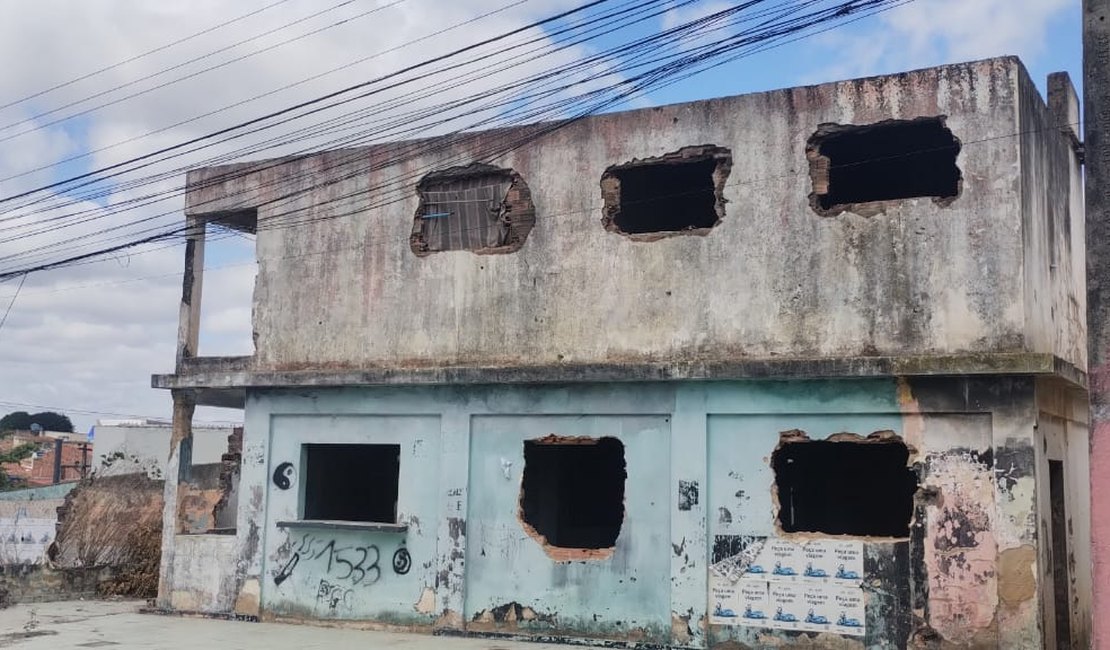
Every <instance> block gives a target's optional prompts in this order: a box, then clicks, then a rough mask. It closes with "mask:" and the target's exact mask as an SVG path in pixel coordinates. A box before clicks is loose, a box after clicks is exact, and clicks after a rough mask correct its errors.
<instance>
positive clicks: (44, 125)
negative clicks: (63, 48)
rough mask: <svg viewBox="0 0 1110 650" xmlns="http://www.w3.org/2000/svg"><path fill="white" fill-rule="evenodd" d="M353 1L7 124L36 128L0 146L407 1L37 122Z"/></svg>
mask: <svg viewBox="0 0 1110 650" xmlns="http://www.w3.org/2000/svg"><path fill="white" fill-rule="evenodd" d="M354 2H357V0H341V1H340V2H339V3H338V4H334V5H332V6H330V7H327V8H325V9H322V10H320V11H317V12H315V13H313V14H310V15H308V16H305V17H303V18H298V19H297V20H294V21H291V22H289V23H286V24H284V25H281V26H279V27H275V28H273V29H270V30H267V31H265V32H262V33H261V34H256V35H255V36H252V37H250V38H247V39H244V40H241V41H238V42H236V43H232V44H231V45H227V46H224V47H221V48H219V49H217V50H214V51H211V52H206V53H205V54H202V55H200V56H197V57H194V58H192V59H189V60H188V61H184V62H182V63H178V64H176V65H173V66H170V67H169V68H164V69H162V70H159V71H157V72H152V73H150V74H148V75H145V76H142V77H139V78H138V79H132V80H131V81H127V82H124V83H122V84H118V85H116V86H113V87H111V88H107V89H105V90H101V91H99V92H96V93H94V94H92V95H89V96H86V97H82V98H81V99H77V100H74V101H71V102H69V103H66V104H63V105H61V106H58V107H55V108H52V109H49V110H46V111H42V112H40V113H36V114H35V115H32V116H30V117H27V118H25V119H22V120H19V121H17V122H12V123H11V124H8V125H7V126H4V127H0V132H4V131H7V130H8V129H11V128H13V127H16V126H19V125H20V124H26V123H32V124H34V126H31V127H30V128H27V129H24V130H22V131H19V132H16V133H10V134H8V135H5V136H3V137H0V143H2V142H7V141H9V140H13V139H15V138H18V137H20V136H23V135H27V134H28V133H34V132H35V131H40V130H42V129H45V128H49V127H51V126H54V125H56V124H61V123H63V122H67V121H69V120H72V119H74V118H77V117H82V116H85V115H88V114H89V113H92V112H94V111H98V110H100V109H102V108H107V107H109V106H114V105H116V104H119V103H122V102H124V101H127V100H130V99H134V98H136V97H141V96H142V95H146V94H148V93H150V92H153V91H155V90H159V89H161V88H166V87H168V86H172V85H174V84H176V83H180V82H182V81H186V80H188V79H192V78H194V77H198V76H200V75H202V74H205V73H207V72H211V71H212V70H218V69H220V68H223V67H226V66H228V65H231V64H233V63H238V62H239V61H243V60H245V59H249V58H251V57H254V56H257V55H259V54H263V53H265V52H269V51H270V50H273V49H276V48H279V47H282V46H285V45H288V44H289V43H293V42H296V41H299V40H301V39H304V38H307V37H309V36H314V35H316V34H319V33H320V32H323V31H327V30H329V29H334V28H335V27H339V26H340V25H344V24H346V23H348V22H350V21H352V20H357V19H359V18H363V17H365V16H369V15H370V14H373V13H376V12H378V11H381V10H383V9H388V8H390V7H393V6H395V5H398V4H401V3H402V2H405V0H394V2H391V3H389V4H386V5H382V6H380V7H375V8H373V9H370V10H367V11H364V12H362V13H360V14H358V15H357V16H352V17H350V18H344V19H342V20H339V21H336V22H334V23H330V24H328V25H325V26H323V27H320V28H317V29H314V30H312V31H310V32H306V33H304V34H300V35H298V36H294V37H292V38H289V39H286V40H284V41H280V42H278V43H275V44H273V45H269V46H267V47H264V48H261V49H258V50H253V51H251V52H247V53H246V54H243V55H240V56H238V57H235V58H233V59H229V60H227V61H223V62H221V63H218V64H216V65H213V66H209V67H207V68H203V69H201V70H198V71H195V72H191V73H189V74H187V75H184V76H181V77H177V78H176V79H171V80H169V81H166V82H163V83H160V84H158V85H155V86H151V87H150V88H146V89H144V90H140V91H137V92H134V93H131V94H130V95H125V96H123V97H118V98H116V99H112V100H109V101H105V102H101V103H100V104H97V105H95V106H93V107H91V108H86V109H83V110H80V111H77V112H75V113H72V114H70V115H66V116H64V117H59V118H56V119H53V120H49V121H46V122H38V120H40V119H42V118H44V117H48V116H50V115H53V114H55V113H59V112H61V111H63V110H65V109H67V108H72V107H74V106H77V105H80V104H84V103H85V102H88V101H90V100H93V99H96V98H98V97H103V96H105V95H110V94H112V93H114V92H116V91H118V90H123V89H124V88H128V87H130V86H133V85H135V84H138V83H141V82H143V81H146V80H148V79H154V78H156V77H160V76H162V75H164V74H166V73H169V72H172V71H174V70H179V69H181V68H184V67H186V66H189V65H191V64H193V63H197V62H199V61H203V60H205V59H208V58H211V57H213V56H215V55H217V54H220V53H222V52H226V51H228V50H232V49H235V48H237V47H239V46H240V45H245V44H247V43H250V42H253V41H256V40H258V39H261V38H264V37H266V36H269V35H271V34H275V33H277V32H279V31H282V30H285V29H288V28H290V27H292V26H293V25H297V24H300V23H302V22H306V21H308V20H311V19H313V18H316V17H318V16H321V15H323V14H325V13H329V12H332V11H335V10H337V9H341V8H342V7H346V6H348V5H350V4H352V3H354Z"/></svg>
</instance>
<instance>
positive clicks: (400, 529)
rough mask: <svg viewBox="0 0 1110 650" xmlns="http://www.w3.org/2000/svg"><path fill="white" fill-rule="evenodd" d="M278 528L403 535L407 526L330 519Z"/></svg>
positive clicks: (282, 524)
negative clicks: (359, 531)
mask: <svg viewBox="0 0 1110 650" xmlns="http://www.w3.org/2000/svg"><path fill="white" fill-rule="evenodd" d="M277 525H278V528H315V529H317V530H320V529H323V530H361V531H366V532H372V533H404V532H407V531H408V529H409V525H408V524H390V523H386V522H380V521H339V520H331V519H298V520H296V521H279V522H277Z"/></svg>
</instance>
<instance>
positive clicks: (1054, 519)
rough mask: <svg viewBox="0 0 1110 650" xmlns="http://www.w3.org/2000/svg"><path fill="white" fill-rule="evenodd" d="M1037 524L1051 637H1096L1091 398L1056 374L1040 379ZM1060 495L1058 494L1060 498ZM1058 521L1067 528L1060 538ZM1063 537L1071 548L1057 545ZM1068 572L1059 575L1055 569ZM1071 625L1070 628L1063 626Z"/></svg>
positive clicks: (1084, 641)
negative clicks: (1058, 473) (1058, 477)
mask: <svg viewBox="0 0 1110 650" xmlns="http://www.w3.org/2000/svg"><path fill="white" fill-rule="evenodd" d="M1037 410H1038V414H1037V419H1038V422H1037V433H1036V442H1035V444H1034V451H1035V452H1036V454H1035V457H1036V471H1037V475H1038V476H1041V477H1045V478H1046V479H1048V480H1042V481H1038V484H1037V491H1036V500H1037V530H1038V534H1039V535H1040V539H1041V544H1040V545H1039V548H1038V551H1039V553H1038V562H1039V563H1040V564H1041V574H1040V576H1038V579H1039V580H1040V582H1041V583H1042V584H1043V585H1045V587H1046V589H1045V591H1044V593H1043V594H1042V598H1041V601H1042V602H1041V605H1042V609H1043V612H1044V621H1045V638H1046V639H1053V640H1056V639H1058V638H1059V639H1061V642H1063V640H1064V639H1065V638H1070V639H1071V642H1072V643H1073V644H1074V645H1073V647H1078V648H1086V647H1089V646H1090V643H1091V624H1092V620H1091V597H1092V588H1093V584H1094V580H1093V577H1092V575H1091V571H1090V567H1091V483H1090V478H1091V476H1090V439H1089V422H1090V414H1089V404H1088V401H1087V396H1086V394H1084V393H1081V392H1076V391H1074V390H1073V389H1071V388H1069V387H1068V386H1067V385H1064V384H1061V383H1059V382H1053V381H1050V380H1042V381H1039V382H1038V384H1037ZM1050 461H1056V462H1059V463H1062V467H1061V469H1062V471H1063V477H1062V478H1063V482H1062V485H1061V487H1062V488H1063V490H1062V493H1061V494H1059V495H1053V494H1052V490H1051V470H1050V468H1049V462H1050ZM1054 497H1055V498H1054ZM1054 523H1055V524H1056V525H1057V526H1060V527H1061V528H1062V529H1063V531H1065V532H1066V537H1064V538H1063V539H1062V540H1060V539H1058V537H1057V535H1058V531H1056V530H1054ZM1059 541H1063V542H1064V543H1065V544H1066V548H1057V546H1056V545H1057V543H1058V542H1059ZM1057 571H1061V572H1062V575H1061V576H1060V577H1059V579H1058V580H1057V576H1056V575H1055V572H1057ZM1060 626H1065V627H1064V630H1063V631H1061V630H1058V629H1057V628H1058V627H1060Z"/></svg>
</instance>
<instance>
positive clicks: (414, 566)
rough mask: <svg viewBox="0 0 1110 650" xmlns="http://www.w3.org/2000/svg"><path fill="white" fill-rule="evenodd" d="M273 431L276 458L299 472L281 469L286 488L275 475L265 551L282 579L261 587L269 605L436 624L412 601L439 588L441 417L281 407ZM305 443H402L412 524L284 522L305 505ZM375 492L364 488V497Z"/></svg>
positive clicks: (288, 611)
mask: <svg viewBox="0 0 1110 650" xmlns="http://www.w3.org/2000/svg"><path fill="white" fill-rule="evenodd" d="M270 437H271V444H270V465H271V466H273V467H275V468H276V467H277V466H279V465H281V464H282V463H285V462H289V463H291V464H292V465H293V467H294V471H293V472H292V473H290V474H283V475H284V476H285V478H287V479H288V483H281V484H282V485H288V486H289V487H288V488H287V489H282V488H281V487H278V485H277V484H276V483H275V482H274V480H273V476H271V477H270V481H269V490H270V491H269V494H270V497H269V503H268V507H267V510H266V524H265V528H266V530H267V531H268V532H269V533H270V534H269V536H268V537H267V540H266V559H267V564H268V567H269V568H271V569H273V570H275V571H276V572H277V573H276V574H275V576H278V579H276V580H275V579H271V580H270V582H269V584H268V585H267V586H268V587H269V588H268V589H266V590H265V591H264V592H263V606H264V607H265V608H266V609H267V610H268V611H270V612H272V613H274V614H278V615H286V616H300V617H307V618H328V619H332V618H334V619H375V620H382V621H391V622H397V623H402V624H408V623H428V622H430V620H431V619H430V615H431V613H430V612H428V613H425V614H421V613H419V612H417V611H416V610H415V609H414V608H413V603H414V602H416V600H417V599H418V598H419V595H420V594H421V593H422V591H423V589H424V588H425V587H427V588H432V587H434V586H435V568H434V560H435V554H436V520H437V519H438V516H439V511H438V506H437V503H436V492H437V490H436V484H435V481H434V479H435V476H436V469H435V468H436V465H437V464H438V462H439V439H440V423H439V418H438V417H436V416H432V415H423V416H380V415H342V416H333V417H326V416H316V415H276V416H274V417H273V418H272V419H271V433H270ZM306 442H312V443H330V444H340V443H376V444H397V445H399V446H400V451H401V454H400V469H399V484H400V485H401V486H402V488H401V490H400V491H399V492H398V497H397V521H398V522H399V523H403V524H407V526H408V530H406V531H404V532H366V531H346V530H338V531H337V530H330V529H326V528H322V527H321V528H283V527H280V526H279V522H283V521H291V520H297V519H301V513H303V510H302V508H303V501H304V485H305V481H304V480H303V479H304V475H305V472H304V470H303V465H302V450H301V445H302V444H303V443H306ZM272 473H273V472H271V474H272ZM352 478H353V479H354V480H353V482H352V484H353V487H352V491H355V492H357V491H358V490H359V488H358V487H354V486H357V477H352ZM372 497H373V495H371V494H364V495H363V497H362V498H366V499H370V498H372ZM406 554H407V555H406ZM395 557H396V558H397V563H396V565H395V563H394V558H395ZM406 557H407V560H405V558H406ZM281 576H284V578H281ZM413 594H416V596H413Z"/></svg>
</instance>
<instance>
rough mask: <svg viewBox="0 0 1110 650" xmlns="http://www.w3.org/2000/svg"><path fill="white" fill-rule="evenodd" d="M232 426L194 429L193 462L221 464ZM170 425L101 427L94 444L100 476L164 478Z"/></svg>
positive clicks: (94, 455)
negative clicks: (143, 474)
mask: <svg viewBox="0 0 1110 650" xmlns="http://www.w3.org/2000/svg"><path fill="white" fill-rule="evenodd" d="M231 431H232V428H231V427H202V426H197V427H194V428H193V439H194V443H193V459H194V460H193V462H194V463H196V464H207V463H218V462H220V457H221V456H222V455H223V453H224V451H226V449H227V437H228V436H229V435H230V434H231ZM171 433H172V429H171V427H170V425H168V424H167V425H163V426H153V425H149V426H103V425H97V427H96V435H95V438H94V444H93V460H92V463H93V465H92V466H93V471H94V472H95V473H96V474H97V475H98V476H116V475H120V474H135V473H140V472H141V473H145V474H147V475H148V476H150V477H151V478H155V479H160V478H164V473H163V472H164V469H165V465H166V459H167V458H168V457H169V454H170V435H171Z"/></svg>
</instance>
